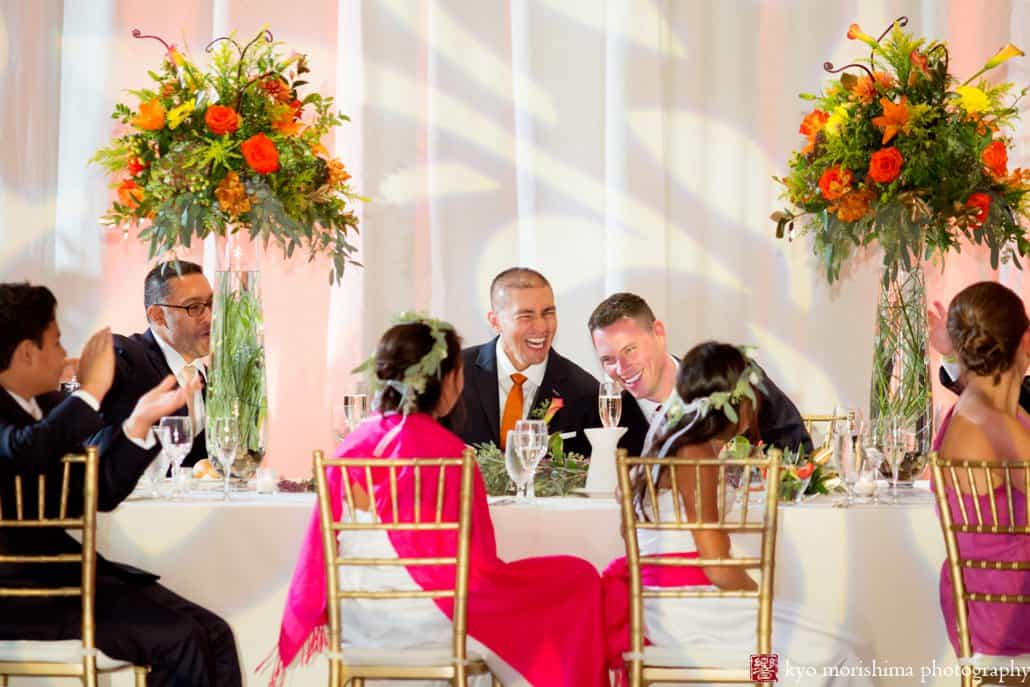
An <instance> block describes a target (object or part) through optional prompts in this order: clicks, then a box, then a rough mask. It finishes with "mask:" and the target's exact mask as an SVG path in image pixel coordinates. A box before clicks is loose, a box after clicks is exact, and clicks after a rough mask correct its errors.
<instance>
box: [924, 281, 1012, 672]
mask: <svg viewBox="0 0 1030 687" xmlns="http://www.w3.org/2000/svg"><path fill="white" fill-rule="evenodd" d="M1028 326H1030V319H1028V318H1027V315H1026V310H1025V308H1024V307H1023V302H1022V300H1020V298H1019V296H1017V295H1016V294H1015V293H1013V292H1012V291H1010V290H1009V289H1007V288H1005V287H1004V286H1002V285H1001V284H998V283H995V282H980V283H978V284H973V285H972V286H970V287H967V288H966V289H964V290H962V291H961V292H959V294H958V295H957V296H955V299H954V300H953V301H952V302H951V305H950V306H949V308H948V319H947V331H948V335H949V337H950V339H951V343H952V345H953V347H954V349H955V352H956V353H957V354H958V359H959V362H960V364H961V367H962V370H963V373H964V375H963V382H964V385H965V386H964V388H963V390H962V393H961V395H960V396H959V399H958V402H957V403H955V405H954V406H953V407H952V409H951V410H950V411H949V412H948V414H947V415H946V416H945V418H944V421H943V422H942V423H941V428H940V431H939V432H938V435H937V438H936V440H935V441H934V449H935V450H937V451H939V453H940V455H941V457H942V458H950V459H957V460H988V461H996V462H999V463H1002V462H1006V461H1025V460H1030V419H1028V418H1027V416H1026V414H1025V413H1024V412H1023V411H1022V410H1021V409H1020V407H1019V390H1020V387H1021V385H1022V383H1023V375H1024V374H1025V373H1026V370H1027V367H1028V365H1030V331H1028ZM1012 476H1013V481H1014V483H1015V485H1019V484H1022V483H1023V474H1022V471H1019V470H1017V471H1013V475H1012ZM963 479H964V478H963ZM979 479H980V478H979V477H978V480H979ZM1015 485H1014V486H1013V489H1012V501H1013V503H1012V508H1013V511H1012V519H1013V523H1011V524H1016V525H1021V526H1026V524H1027V513H1026V499H1025V498H1024V496H1023V492H1022V491H1021V490H1019V489H1017V488H1015ZM976 486H977V489H978V491H979V493H980V494H982V496H980V504H979V510H980V511H981V512H982V513H984V518H985V522H984V524H986V525H991V524H998V525H1003V526H1004V525H1009V524H1010V522H1009V506H1008V502H1007V499H1008V494H1007V491H1006V489H1005V487H1004V485H1001V484H999V485H998V487H997V489H996V490H995V499H996V503H997V506H998V522H997V523H993V522H990V519H991V518H992V517H993V516H992V515H991V509H990V498H989V496H988V495H987V493H986V491H987V485H986V483H981V482H978V483H977V485H976ZM965 490H966V491H968V488H966V489H965ZM948 498H949V500H950V502H951V505H952V512H955V513H957V512H960V511H959V509H958V495H957V494H956V493H955V492H954V491H951V490H950V489H949V494H948ZM964 498H965V501H966V504H965V506H966V512H968V513H973V512H975V511H976V510H977V509H976V508H974V506H975V505H976V504H974V503H973V497H972V496H971V495H967V496H965V497H964ZM958 545H959V550H960V552H961V553H962V555H963V557H965V558H974V559H986V560H1004V561H1022V562H1027V561H1030V537H1027V536H1025V535H1019V536H1003V535H996V534H990V535H981V534H960V535H958ZM965 580H966V585H967V587H968V588H969V590H970V591H977V592H987V593H991V594H1030V572H1027V571H1026V570H1015V571H1008V570H975V569H970V570H967V571H966V572H965ZM940 598H941V612H942V614H943V615H944V623H945V626H946V627H947V631H948V638H949V639H950V640H951V644H952V646H953V647H955V651H956V652H958V650H959V643H958V625H957V622H956V619H955V613H956V611H955V599H954V596H953V591H952V583H951V573H950V570H949V569H948V562H947V561H944V563H943V564H942V565H941V584H940ZM969 628H970V635H971V640H972V644H973V651H974V652H975V653H979V654H985V655H989V656H1016V655H1020V654H1027V653H1030V608H1028V607H1027V606H1026V605H1025V604H1004V603H982V602H975V601H974V602H970V603H969Z"/></svg>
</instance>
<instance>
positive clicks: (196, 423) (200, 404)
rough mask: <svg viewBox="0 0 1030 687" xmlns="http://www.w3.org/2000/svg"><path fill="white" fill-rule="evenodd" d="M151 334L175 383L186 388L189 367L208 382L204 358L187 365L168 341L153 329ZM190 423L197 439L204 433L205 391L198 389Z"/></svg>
mask: <svg viewBox="0 0 1030 687" xmlns="http://www.w3.org/2000/svg"><path fill="white" fill-rule="evenodd" d="M150 333H151V334H152V335H153V337H154V341H156V342H157V345H158V347H159V348H160V349H161V353H163V354H164V357H165V362H166V363H168V369H169V370H171V371H172V374H173V375H175V381H177V382H178V383H179V386H186V384H187V383H188V382H189V381H190V380H189V378H188V377H187V375H189V374H190V373H188V372H184V370H185V369H186V368H187V367H192V368H194V369H195V370H196V371H197V372H198V373H199V374H201V375H203V377H204V380H205V381H206V380H207V365H205V364H204V360H203V358H196V359H195V360H194V361H193V362H192V363H187V362H186V361H185V360H183V357H182V356H181V355H179V352H178V351H177V350H175V349H174V348H172V347H171V346H170V345H169V344H168V342H167V341H165V340H164V339H162V338H161V336H160V335H159V334H158V333H157V332H155V331H154V330H153V329H151V330H150ZM190 422H191V424H192V425H193V436H194V437H196V436H197V435H198V434H200V433H201V432H203V431H204V391H203V389H197V391H196V393H195V394H194V395H193V414H192V415H191V416H190Z"/></svg>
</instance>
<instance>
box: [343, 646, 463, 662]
mask: <svg viewBox="0 0 1030 687" xmlns="http://www.w3.org/2000/svg"><path fill="white" fill-rule="evenodd" d="M341 656H342V658H343V662H344V664H345V665H352V666H379V665H384V666H437V665H439V666H446V665H450V664H451V662H452V660H453V658H452V656H453V653H452V652H451V647H449V646H443V647H432V648H420V649H380V648H364V647H344V648H343V651H342V653H341ZM467 660H468V661H470V662H471V661H482V660H483V657H482V656H479V655H478V654H475V653H472V652H469V654H468V659H467Z"/></svg>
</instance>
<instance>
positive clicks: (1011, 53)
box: [984, 43, 1026, 71]
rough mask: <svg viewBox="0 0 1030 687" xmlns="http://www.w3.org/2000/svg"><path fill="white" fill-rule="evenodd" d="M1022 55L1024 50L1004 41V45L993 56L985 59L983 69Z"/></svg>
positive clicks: (992, 67)
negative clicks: (985, 62)
mask: <svg viewBox="0 0 1030 687" xmlns="http://www.w3.org/2000/svg"><path fill="white" fill-rule="evenodd" d="M1024 55H1026V53H1025V52H1023V51H1022V50H1020V49H1019V48H1017V47H1016V46H1014V45H1012V44H1011V43H1006V44H1005V47H1004V48H1002V49H1001V50H999V51H998V52H997V53H995V55H994V57H992V58H991V59H989V60H987V64H985V65H984V71H986V70H988V69H994V68H995V67H997V66H998V65H999V64H1002V63H1004V62H1008V61H1009V60H1011V59H1012V58H1013V57H1023V56H1024Z"/></svg>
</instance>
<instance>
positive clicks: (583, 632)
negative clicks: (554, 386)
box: [273, 315, 608, 687]
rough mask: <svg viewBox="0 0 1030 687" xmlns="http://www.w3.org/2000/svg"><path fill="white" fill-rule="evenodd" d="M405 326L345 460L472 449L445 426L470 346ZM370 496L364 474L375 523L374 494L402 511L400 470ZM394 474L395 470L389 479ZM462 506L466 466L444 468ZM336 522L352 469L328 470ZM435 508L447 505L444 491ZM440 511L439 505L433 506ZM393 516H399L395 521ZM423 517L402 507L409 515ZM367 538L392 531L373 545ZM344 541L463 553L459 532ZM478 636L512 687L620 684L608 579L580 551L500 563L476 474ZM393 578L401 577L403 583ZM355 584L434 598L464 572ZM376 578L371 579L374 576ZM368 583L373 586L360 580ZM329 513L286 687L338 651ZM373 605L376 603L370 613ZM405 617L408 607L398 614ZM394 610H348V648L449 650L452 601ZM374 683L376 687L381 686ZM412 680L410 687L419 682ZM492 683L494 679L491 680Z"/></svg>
mask: <svg viewBox="0 0 1030 687" xmlns="http://www.w3.org/2000/svg"><path fill="white" fill-rule="evenodd" d="M400 322H401V323H400V324H396V325H395V326H393V327H391V328H390V329H389V330H388V331H387V332H386V333H385V334H384V335H383V337H382V339H381V340H380V342H379V346H378V348H377V350H376V354H375V357H374V359H373V360H372V361H371V368H372V372H373V374H374V378H375V381H376V385H377V386H379V387H381V391H380V392H379V394H378V396H377V409H378V410H379V412H377V413H374V414H373V415H372V416H371V417H369V418H367V419H366V420H365V421H363V422H362V423H361V424H360V425H359V426H358V427H357V428H356V429H355V430H354V431H353V432H352V433H351V434H350V435H349V436H348V437H347V438H346V439H345V440H344V441H343V443H341V444H340V446H339V448H338V449H337V451H336V455H337V456H338V457H347V456H352V457H362V456H376V457H382V458H414V457H423V458H424V457H458V456H460V455H461V454H462V451H463V450H464V449H465V445H464V442H462V441H461V439H459V438H458V437H457V436H456V435H454V434H453V433H451V432H450V431H448V430H447V429H446V428H444V427H443V426H442V425H440V424H439V423H438V422H437V418H439V417H442V416H444V415H446V414H447V413H448V412H450V410H451V408H453V406H454V404H455V402H456V400H457V399H458V396H459V395H460V393H461V390H462V384H463V376H462V370H461V360H462V359H461V343H460V339H459V338H458V336H457V334H456V333H455V332H454V329H453V328H452V327H451V325H449V324H447V323H444V322H438V321H435V320H430V319H428V318H424V317H421V316H417V315H402V316H401V318H400ZM372 472H373V477H372V482H373V484H372V485H371V488H370V489H367V490H361V489H360V486H361V485H365V484H366V482H365V478H364V473H363V471H359V470H354V471H352V472H351V474H350V478H351V484H352V486H357V489H356V490H355V491H356V494H355V500H356V504H355V506H356V508H355V510H356V511H357V514H356V515H357V517H358V518H361V517H362V516H363V515H367V511H368V507H369V497H370V496H371V498H374V499H375V501H376V507H377V510H378V512H379V514H380V515H381V516H382V517H384V518H386V519H389V518H390V517H391V516H390V514H389V510H390V508H391V498H390V491H391V485H390V480H389V476H388V471H387V470H373V471H372ZM376 473H382V474H378V475H377V474H376ZM431 473H432V470H430V469H423V470H422V477H423V484H435V483H436V476H435V474H431ZM444 479H445V484H447V487H448V488H447V494H448V495H449V497H450V499H451V500H450V501H449V502H448V503H446V504H445V509H446V510H447V511H449V512H453V513H456V512H457V509H458V489H457V486H458V485H459V483H460V470H459V468H456V467H455V468H447V469H446V472H445V473H444ZM327 481H328V484H329V491H330V495H331V497H332V498H333V508H334V513H333V516H334V518H336V519H339V517H340V511H341V510H342V508H344V507H345V506H344V505H343V504H342V499H341V498H340V491H341V489H342V480H341V476H340V472H339V470H335V471H334V470H330V471H329V473H328V475H327ZM397 490H398V494H399V498H398V503H399V506H398V508H399V509H400V510H402V511H403V510H407V511H413V509H414V507H415V506H414V499H413V498H411V496H409V497H408V498H404V494H405V493H408V494H412V495H413V492H414V478H413V474H412V472H411V471H401V472H400V473H398V475H397ZM433 501H434V504H435V496H433ZM421 506H422V507H423V509H427V512H431V510H432V509H433V504H430V503H428V502H426V503H422V504H421ZM384 514H385V515H384ZM411 514H412V513H411V512H407V513H404V512H402V513H401V514H400V515H401V518H402V519H404V520H408V519H410V517H411ZM365 534H372V535H382V536H381V537H375V536H373V537H365V536H364V535H365ZM338 546H339V549H340V551H341V553H340V555H341V556H345V557H354V556H357V557H387V556H391V557H402V558H403V557H412V556H426V555H434V556H453V555H454V554H455V549H456V535H455V533H454V532H443V533H438V534H437V535H434V536H431V537H427V536H425V533H416V534H413V533H411V532H389V533H382V532H369V533H362V536H354V535H353V534H350V533H346V532H344V533H342V534H341V536H340V538H339V541H338ZM469 551H470V557H469V558H470V563H469V601H468V636H469V651H470V653H477V654H479V655H481V656H483V657H484V658H485V659H486V661H487V664H488V665H489V666H490V668H491V670H492V671H493V672H494V675H496V676H497V677H498V678H499V679H500V680H501V681H502V682H503V683H504V684H505V685H525V686H530V685H532V686H534V687H564V686H566V685H576V686H577V687H579V686H582V687H601V686H602V685H605V686H606V685H607V684H608V676H607V671H606V668H605V660H604V644H603V635H602V616H601V591H600V577H599V575H598V573H597V571H596V570H595V569H594V567H593V566H592V565H590V564H589V563H587V562H586V561H583V560H581V559H578V558H573V557H570V556H553V557H547V558H530V559H524V560H519V561H514V562H511V563H506V562H504V561H502V560H501V559H500V558H498V556H497V548H496V543H495V541H494V530H493V523H492V522H491V519H490V511H489V508H488V507H487V501H486V490H485V488H484V484H483V478H482V476H481V475H480V473H479V470H478V468H476V474H475V479H474V494H473V500H472V528H471V534H470V545H469ZM388 571H395V572H396V575H393V574H390V573H389V572H388ZM341 574H342V575H344V577H342V580H343V583H344V585H345V586H356V587H360V588H362V589H371V588H378V589H391V588H392V589H397V588H421V589H433V588H438V587H439V586H440V585H443V584H446V583H448V582H453V577H454V572H453V567H446V566H439V567H437V566H412V567H408V568H379V569H376V570H374V571H368V570H365V569H364V568H354V567H349V568H343V569H342V570H341ZM362 576H364V577H362ZM359 578H360V579H359ZM325 584H326V583H325V572H324V567H323V551H322V539H321V534H320V532H319V519H318V509H317V507H316V509H315V512H314V513H313V514H312V517H311V523H310V525H309V527H308V531H307V533H306V535H305V537H304V541H303V543H302V547H301V553H300V558H299V560H298V561H297V566H296V570H295V572H294V576H293V581H292V583H291V585H290V592H289V596H288V598H287V603H286V609H285V611H284V614H283V622H282V627H281V630H280V637H279V645H278V659H279V660H278V663H277V668H276V670H275V675H274V676H273V682H281V678H282V676H283V672H284V668H285V667H287V666H289V665H290V663H291V662H292V661H293V660H294V659H295V657H297V656H298V655H299V656H300V657H301V662H302V663H303V662H305V661H306V660H307V659H309V658H311V657H312V656H313V655H314V654H316V653H318V652H320V651H321V650H322V649H324V648H325V624H326V618H327V616H326V589H325ZM363 604H364V605H363ZM394 608H395V607H394ZM390 609H391V607H390V606H385V605H383V604H382V603H379V604H372V605H370V604H368V603H367V602H354V601H347V602H345V603H344V604H343V613H342V615H343V619H344V623H343V624H344V627H343V639H344V646H345V647H346V646H348V645H349V646H387V647H396V648H416V647H418V648H425V647H427V646H428V645H429V644H430V643H433V642H435V643H436V644H437V645H438V644H439V643H440V642H441V641H442V642H444V643H445V645H446V643H447V642H449V639H448V638H449V636H450V635H449V633H450V627H451V625H450V619H451V616H452V612H453V609H452V602H451V600H449V599H444V600H432V599H415V600H412V602H411V603H409V604H407V605H406V606H404V608H402V609H398V610H393V611H391V610H390ZM371 684H373V683H370V685H371ZM405 684H409V683H405ZM486 684H489V681H487V683H486Z"/></svg>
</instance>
